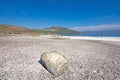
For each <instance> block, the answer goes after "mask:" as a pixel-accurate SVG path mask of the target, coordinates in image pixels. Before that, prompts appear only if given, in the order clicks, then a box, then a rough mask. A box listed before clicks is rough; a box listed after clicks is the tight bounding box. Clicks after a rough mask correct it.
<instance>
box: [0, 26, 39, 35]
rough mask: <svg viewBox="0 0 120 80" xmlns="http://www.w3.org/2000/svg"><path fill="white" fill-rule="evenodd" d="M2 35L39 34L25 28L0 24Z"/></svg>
mask: <svg viewBox="0 0 120 80" xmlns="http://www.w3.org/2000/svg"><path fill="white" fill-rule="evenodd" d="M0 33H1V34H31V33H32V34H35V33H37V32H36V31H34V30H32V29H29V28H25V27H20V26H14V25H4V24H0Z"/></svg>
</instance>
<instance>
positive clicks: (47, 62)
mask: <svg viewBox="0 0 120 80" xmlns="http://www.w3.org/2000/svg"><path fill="white" fill-rule="evenodd" d="M40 63H41V64H42V65H43V67H44V68H45V69H46V70H48V72H50V73H52V74H53V75H54V76H55V77H58V76H60V75H61V74H63V73H64V72H66V71H67V69H68V62H67V60H66V58H65V57H64V56H63V55H61V54H60V53H58V52H55V51H54V52H46V53H44V54H42V55H41V59H40Z"/></svg>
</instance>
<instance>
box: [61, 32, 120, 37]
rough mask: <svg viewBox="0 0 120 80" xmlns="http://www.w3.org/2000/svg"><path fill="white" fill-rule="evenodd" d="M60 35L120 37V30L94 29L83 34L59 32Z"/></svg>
mask: <svg viewBox="0 0 120 80" xmlns="http://www.w3.org/2000/svg"><path fill="white" fill-rule="evenodd" d="M59 35H60V36H88V37H120V31H92V32H85V33H83V34H59Z"/></svg>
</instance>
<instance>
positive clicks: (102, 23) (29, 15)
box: [0, 0, 120, 31]
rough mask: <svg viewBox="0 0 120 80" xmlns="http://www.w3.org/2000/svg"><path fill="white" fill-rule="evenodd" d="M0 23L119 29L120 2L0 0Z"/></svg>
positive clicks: (112, 0)
mask: <svg viewBox="0 0 120 80" xmlns="http://www.w3.org/2000/svg"><path fill="white" fill-rule="evenodd" d="M0 24H9V25H18V26H23V27H28V28H34V29H36V28H38V29H42V28H47V27H51V26H62V27H66V28H71V29H74V30H78V31H87V30H106V29H108V30H112V29H114V30H115V29H120V0H0Z"/></svg>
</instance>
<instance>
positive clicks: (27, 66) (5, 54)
mask: <svg viewBox="0 0 120 80" xmlns="http://www.w3.org/2000/svg"><path fill="white" fill-rule="evenodd" d="M50 51H57V52H60V53H61V54H62V55H64V56H65V57H66V59H67V60H68V65H69V69H68V71H67V72H66V73H64V74H63V75H61V76H60V77H57V78H54V77H53V76H52V75H51V74H50V73H49V72H48V71H46V70H45V69H44V67H43V66H42V65H41V64H40V63H39V60H40V57H41V55H42V54H43V53H44V52H50ZM0 80H120V39H119V38H103V37H97V38H96V37H94V38H93V37H86V38H85V37H80V38H78V37H77V38H76V37H63V36H62V37H61V36H59V37H55V36H51V35H49V36H0Z"/></svg>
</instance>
